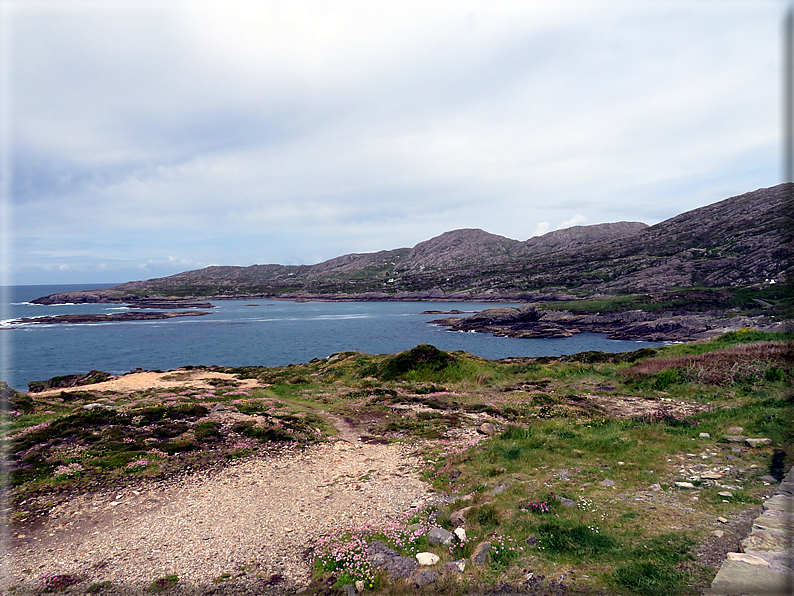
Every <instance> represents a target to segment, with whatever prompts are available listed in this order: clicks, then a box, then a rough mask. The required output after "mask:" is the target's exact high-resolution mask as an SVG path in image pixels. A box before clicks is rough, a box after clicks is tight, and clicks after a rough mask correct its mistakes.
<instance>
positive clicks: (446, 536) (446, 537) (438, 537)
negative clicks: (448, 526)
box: [427, 528, 455, 546]
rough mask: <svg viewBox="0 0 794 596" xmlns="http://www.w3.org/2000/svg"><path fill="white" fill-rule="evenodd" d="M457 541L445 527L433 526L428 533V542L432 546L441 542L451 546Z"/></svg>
mask: <svg viewBox="0 0 794 596" xmlns="http://www.w3.org/2000/svg"><path fill="white" fill-rule="evenodd" d="M454 541H455V536H454V535H453V534H452V532H450V531H449V530H445V529H444V528H432V529H431V530H430V532H429V533H428V534H427V542H428V543H429V544H430V546H436V545H438V544H441V545H443V546H450V545H451V544H452V543H453V542H454Z"/></svg>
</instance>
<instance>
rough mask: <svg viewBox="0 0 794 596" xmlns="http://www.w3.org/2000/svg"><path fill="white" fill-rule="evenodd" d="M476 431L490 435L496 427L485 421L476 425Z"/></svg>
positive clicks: (493, 433) (494, 431) (492, 434)
mask: <svg viewBox="0 0 794 596" xmlns="http://www.w3.org/2000/svg"><path fill="white" fill-rule="evenodd" d="M477 432H478V433H480V434H483V435H487V436H489V437H492V436H494V435H495V434H496V427H495V426H494V425H493V424H491V423H490V422H485V423H483V424H481V425H480V426H478V427H477Z"/></svg>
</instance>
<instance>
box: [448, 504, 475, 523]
mask: <svg viewBox="0 0 794 596" xmlns="http://www.w3.org/2000/svg"><path fill="white" fill-rule="evenodd" d="M473 507H474V505H471V506H469V507H464V508H463V509H458V510H457V511H453V512H452V514H451V515H450V516H449V521H450V522H451V523H452V524H454V525H456V526H465V525H466V517H465V516H466V513H467V512H468V511H470V510H471V509H472V508H473Z"/></svg>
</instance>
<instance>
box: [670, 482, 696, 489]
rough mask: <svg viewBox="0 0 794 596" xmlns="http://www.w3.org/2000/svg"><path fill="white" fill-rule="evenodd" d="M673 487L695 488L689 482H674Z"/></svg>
mask: <svg viewBox="0 0 794 596" xmlns="http://www.w3.org/2000/svg"><path fill="white" fill-rule="evenodd" d="M675 485H676V486H677V487H678V488H695V485H694V484H692V483H691V482H676V483H675Z"/></svg>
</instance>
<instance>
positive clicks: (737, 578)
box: [706, 559, 791, 596]
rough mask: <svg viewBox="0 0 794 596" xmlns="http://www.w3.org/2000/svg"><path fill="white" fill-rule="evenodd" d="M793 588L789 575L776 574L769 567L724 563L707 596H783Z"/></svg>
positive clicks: (728, 561) (742, 563) (740, 562)
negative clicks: (753, 595)
mask: <svg viewBox="0 0 794 596" xmlns="http://www.w3.org/2000/svg"><path fill="white" fill-rule="evenodd" d="M790 586H791V582H790V578H789V577H788V574H783V573H776V572H774V571H773V570H771V569H769V568H767V567H761V566H758V565H748V564H747V563H745V562H743V561H732V560H730V559H728V560H726V561H725V562H723V564H722V567H720V571H719V573H718V574H717V577H715V578H714V581H712V582H711V589H710V590H707V591H706V594H714V595H717V594H758V595H760V594H764V595H767V596H773V595H777V596H782V595H783V594H788V593H790V592H789V587H790Z"/></svg>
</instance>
